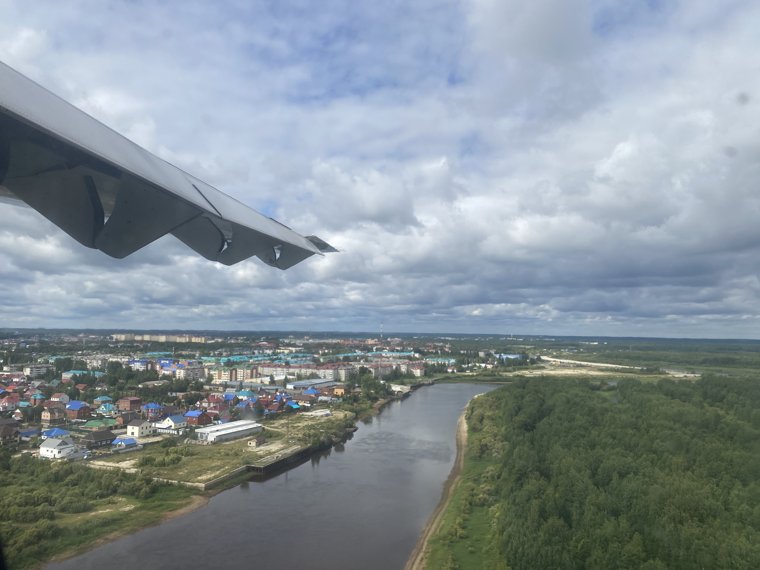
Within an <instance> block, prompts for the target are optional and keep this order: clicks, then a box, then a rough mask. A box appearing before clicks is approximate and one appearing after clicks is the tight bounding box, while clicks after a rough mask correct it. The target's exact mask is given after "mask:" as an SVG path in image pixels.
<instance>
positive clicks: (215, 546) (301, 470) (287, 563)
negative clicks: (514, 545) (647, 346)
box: [46, 384, 493, 570]
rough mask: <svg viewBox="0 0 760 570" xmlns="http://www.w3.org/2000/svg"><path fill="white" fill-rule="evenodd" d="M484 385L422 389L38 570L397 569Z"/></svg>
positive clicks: (450, 462)
mask: <svg viewBox="0 0 760 570" xmlns="http://www.w3.org/2000/svg"><path fill="white" fill-rule="evenodd" d="M492 388H493V387H492V386H484V385H475V384H438V385H434V386H428V387H423V388H421V389H419V390H417V391H416V392H414V394H412V396H411V397H409V398H407V399H405V400H403V401H400V402H393V403H392V404H390V405H389V406H387V407H386V408H385V409H384V410H383V411H382V412H381V413H380V415H378V416H376V417H374V418H373V419H372V420H371V421H368V422H367V423H360V424H359V430H358V431H357V432H356V433H355V434H354V437H353V438H352V439H351V440H349V441H348V442H346V444H345V446H338V447H336V448H333V449H332V450H330V451H327V452H325V453H324V454H323V455H321V456H319V457H314V458H312V459H311V460H309V461H307V462H306V463H304V464H302V465H300V466H298V467H296V468H294V469H291V470H290V471H287V472H285V473H283V474H281V475H278V476H276V477H273V478H271V479H269V480H267V481H263V482H254V481H252V482H250V483H243V484H242V485H238V486H237V487H235V488H233V489H229V490H227V491H224V492H222V493H219V494H218V495H216V496H215V497H213V498H212V499H211V501H210V502H209V503H208V505H206V506H205V507H202V508H200V509H198V510H196V511H194V512H192V513H190V514H188V515H184V516H181V517H177V518H175V519H172V520H169V521H167V522H165V523H162V524H160V525H158V526H154V527H151V528H147V529H144V530H142V531H140V532H137V533H135V534H132V535H130V536H126V537H124V538H121V539H119V540H117V541H114V542H111V543H108V544H106V545H103V546H101V547H99V548H96V549H94V550H92V551H90V552H88V553H86V554H83V555H81V556H78V557H76V558H71V559H69V560H67V561H64V562H61V563H57V564H51V565H48V566H47V567H46V568H47V569H49V570H53V569H55V570H63V569H71V570H74V569H76V570H83V569H88V568H93V569H94V568H97V569H98V570H102V569H103V568H110V569H119V568H137V569H147V568H197V567H200V566H202V567H206V568H221V567H224V568H256V569H257V570H259V569H262V570H263V569H280V568H282V569H291V568H299V569H315V570H317V569H330V570H341V569H355V568H361V569H362V570H372V569H377V570H393V569H395V568H399V569H400V568H403V567H404V564H405V563H406V560H407V558H409V555H410V554H411V552H412V549H413V548H414V545H415V542H416V541H417V538H418V537H419V535H420V533H421V531H422V529H423V527H424V526H425V522H426V521H427V520H428V517H429V516H430V515H431V514H432V512H433V510H434V509H435V506H436V505H437V504H438V501H439V500H440V498H441V492H442V490H443V485H444V483H445V481H446V478H447V477H448V475H449V472H450V471H451V468H452V466H453V463H454V458H455V456H456V440H455V435H456V425H457V419H458V418H459V415H460V413H461V412H462V410H463V409H464V406H465V405H466V404H467V402H468V401H469V400H470V399H471V398H472V397H473V396H475V395H476V394H479V393H482V392H487V391H489V390H491V389H492Z"/></svg>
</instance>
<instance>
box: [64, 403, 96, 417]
mask: <svg viewBox="0 0 760 570" xmlns="http://www.w3.org/2000/svg"><path fill="white" fill-rule="evenodd" d="M66 417H67V418H68V419H70V420H87V419H89V418H90V405H89V404H88V403H87V402H82V401H81V400H71V401H70V402H69V403H68V404H66Z"/></svg>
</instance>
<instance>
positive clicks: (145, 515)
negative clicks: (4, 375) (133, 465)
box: [0, 448, 192, 569]
mask: <svg viewBox="0 0 760 570" xmlns="http://www.w3.org/2000/svg"><path fill="white" fill-rule="evenodd" d="M0 488H2V490H3V492H2V496H0V521H2V524H1V525H0V536H1V539H2V545H3V550H4V552H5V558H6V563H7V565H8V567H9V568H14V569H16V568H27V567H32V566H35V565H38V564H39V563H40V562H42V561H44V560H48V559H49V558H50V557H51V556H53V555H54V554H60V553H62V552H67V551H71V550H74V551H75V550H77V549H78V548H81V547H83V546H87V545H91V544H92V542H93V541H94V540H96V539H97V538H100V537H102V536H104V535H106V534H108V533H110V532H114V531H119V530H120V531H124V530H125V529H126V530H135V529H138V528H141V527H143V526H145V525H147V524H151V523H155V522H158V521H159V520H161V518H162V517H163V516H164V514H165V513H166V512H167V511H168V510H171V509H176V508H177V507H178V506H180V505H182V504H183V503H185V502H187V501H188V499H189V497H190V496H191V494H192V493H191V492H190V491H189V490H187V489H185V488H181V487H175V486H172V485H166V484H160V483H158V482H155V481H153V480H152V479H150V478H149V477H145V476H142V475H135V474H130V473H125V472H123V471H118V470H117V471H113V470H99V469H92V468H90V467H88V466H86V465H81V464H76V463H59V462H56V463H51V462H49V461H40V460H39V459H37V458H34V457H31V456H30V455H18V456H15V457H12V456H11V454H10V453H9V452H8V450H7V449H3V448H0ZM138 507H139V508H138Z"/></svg>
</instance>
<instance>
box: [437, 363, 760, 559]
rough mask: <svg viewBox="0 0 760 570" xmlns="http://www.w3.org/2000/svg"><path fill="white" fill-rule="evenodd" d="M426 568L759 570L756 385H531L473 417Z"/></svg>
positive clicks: (759, 394)
mask: <svg viewBox="0 0 760 570" xmlns="http://www.w3.org/2000/svg"><path fill="white" fill-rule="evenodd" d="M467 414H468V423H469V430H470V432H469V433H470V441H469V444H468V447H467V455H466V461H465V470H464V472H463V478H462V482H461V483H460V485H459V487H458V489H457V491H456V493H455V496H454V497H453V499H452V503H451V506H450V509H449V511H450V512H449V513H448V514H447V518H446V519H445V522H444V525H443V527H442V528H441V530H440V532H439V534H438V535H437V537H436V538H435V539H434V540H433V541H432V543H431V546H432V550H431V555H430V559H429V562H428V567H429V568H433V567H435V568H449V569H453V568H463V569H464V568H499V569H505V568H512V569H515V570H517V569H522V568H558V569H559V568H605V569H607V568H649V569H660V568H662V569H664V568H684V569H692V568H747V569H750V568H760V383H758V382H757V381H756V380H754V379H741V378H727V377H719V376H705V377H703V378H701V379H700V380H698V381H696V382H693V383H692V382H675V381H670V380H663V381H659V382H657V383H642V382H639V381H638V380H627V381H620V382H616V383H612V384H604V383H601V384H600V383H592V382H588V381H581V380H567V379H563V380H554V379H549V378H536V379H531V380H521V381H518V382H515V383H514V384H511V385H508V386H504V387H502V388H500V389H498V390H495V391H494V392H491V393H490V394H488V395H484V396H482V397H480V398H477V399H476V400H474V401H473V402H472V404H471V406H470V408H469V409H468V412H467Z"/></svg>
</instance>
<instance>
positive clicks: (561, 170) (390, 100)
mask: <svg viewBox="0 0 760 570" xmlns="http://www.w3.org/2000/svg"><path fill="white" fill-rule="evenodd" d="M183 6H184V9H183V10H177V9H176V7H174V6H172V5H162V4H154V3H145V4H141V3H138V4H134V5H133V4H130V5H120V4H103V5H100V4H92V3H81V4H77V3H67V5H66V6H65V7H64V6H60V5H58V4H57V3H54V2H40V3H35V9H33V10H21V9H20V8H19V7H18V5H17V4H15V3H10V2H7V3H3V2H0V38H3V39H0V59H2V60H3V61H6V62H8V63H9V64H11V65H12V66H14V67H16V68H18V69H19V70H21V71H22V72H24V73H27V74H29V75H30V76H32V77H33V78H34V79H35V80H37V81H40V82H41V83H42V84H44V85H46V86H47V87H49V88H51V89H53V90H54V91H56V92H58V93H60V94H61V95H62V96H64V97H65V98H67V99H68V100H70V101H72V102H74V103H75V104H77V105H79V106H81V107H82V108H84V109H85V110H87V111H88V112H90V113H92V114H93V115H95V116H96V117H98V118H99V119H101V120H103V121H104V122H106V123H107V124H109V125H111V126H112V127H113V128H115V129H117V130H118V131H119V132H122V133H124V134H125V135H126V136H128V137H130V138H132V139H134V140H136V141H137V142H138V143H140V144H142V145H144V146H146V147H147V148H149V149H150V150H152V151H153V152H156V153H157V154H159V155H160V156H162V157H164V158H166V159H167V160H169V161H170V162H173V163H175V164H177V165H178V166H180V167H181V168H184V169H186V170H188V171H190V172H192V173H194V174H196V175H198V176H199V177H201V178H203V179H205V180H207V181H208V182H210V183H212V184H215V185H217V186H218V187H219V188H220V189H222V190H224V191H226V192H229V193H230V194H232V195H233V196H235V197H236V198H238V199H239V200H241V201H243V202H245V203H247V204H250V205H252V206H253V207H256V208H258V209H261V210H262V211H264V213H266V214H267V215H273V216H275V217H277V218H278V219H280V220H281V221H283V222H284V223H286V224H287V225H290V226H291V227H293V228H294V229H296V230H297V231H301V232H303V233H314V234H316V235H320V236H321V237H323V238H325V239H327V241H329V242H331V243H333V244H334V245H335V246H337V247H338V248H339V249H341V250H342V252H341V253H339V254H334V255H330V256H326V257H325V258H320V259H310V260H307V261H306V262H304V263H303V264H301V265H299V266H296V267H294V268H293V269H291V270H289V271H287V272H284V273H281V272H278V271H276V270H273V269H271V268H269V267H266V266H264V265H262V264H260V263H258V262H257V261H249V262H245V263H243V264H240V265H237V266H234V267H230V268H228V267H224V266H220V265H217V264H213V263H210V262H207V261H205V260H203V259H201V258H197V257H195V256H194V254H192V252H190V251H189V250H187V249H186V248H185V247H184V246H183V245H182V244H181V243H179V242H177V241H176V240H174V239H172V238H165V239H162V240H159V242H157V243H156V244H153V245H151V246H150V247H148V248H146V249H145V250H144V251H141V252H138V253H137V254H135V255H133V256H131V257H129V258H127V259H125V260H121V261H116V260H111V259H109V258H106V257H104V256H103V255H102V254H100V253H98V252H94V251H90V250H87V249H86V248H82V247H81V246H79V245H78V244H76V243H75V242H73V240H71V239H70V238H68V237H67V236H65V235H63V234H62V233H60V232H59V231H58V230H56V229H54V228H52V227H51V226H50V225H49V224H48V223H47V222H45V221H44V220H42V219H41V218H40V217H39V216H37V215H36V214H35V213H34V212H31V211H24V210H18V209H16V208H11V207H8V206H2V208H3V210H4V213H5V217H4V219H3V223H2V225H0V261H2V269H0V276H1V277H2V282H1V284H0V291H1V292H2V294H3V295H4V296H5V298H6V299H8V302H7V303H5V305H4V308H3V310H2V312H0V318H2V320H3V322H5V323H7V324H9V325H16V326H22V325H24V326H32V325H47V326H59V325H60V326H63V325H66V326H77V325H87V326H119V327H144V326H146V323H151V326H152V327H153V328H160V327H188V328H204V327H205V328H249V329H255V328H289V327H299V328H315V329H352V330H367V329H369V330H374V329H376V328H377V326H378V323H379V322H381V321H384V322H385V329H386V330H393V329H394V328H397V329H405V330H415V329H424V330H431V331H434V330H447V331H452V330H453V331H456V330H461V331H467V332H477V331H496V332H505V331H506V330H510V331H511V332H516V333H517V332H525V333H530V332H547V333H556V334H561V333H582V334H604V333H607V334H621V335H625V334H662V335H681V334H688V335H695V334H696V335H703V336H752V337H757V335H758V332H757V328H756V327H757V321H758V317H759V316H760V312H758V310H757V306H758V305H757V295H758V284H757V270H758V263H757V259H758V254H760V230H758V229H757V228H758V227H760V226H759V225H758V224H757V220H758V219H760V216H759V214H760V198H758V197H757V192H756V180H757V172H758V164H760V144H759V143H758V142H757V141H758V140H760V139H758V136H757V134H758V132H757V129H758V127H757V125H758V124H760V121H758V119H760V74H758V73H756V71H757V70H756V67H757V64H756V63H755V61H754V58H753V54H755V53H757V50H758V48H760V45H759V44H760V40H758V39H757V34H756V30H757V28H758V25H760V9H758V8H757V7H756V6H755V5H754V3H751V2H741V1H737V2H732V3H730V4H729V5H726V6H723V7H721V9H720V10H718V9H717V8H716V7H715V5H714V4H713V3H710V2H689V3H681V4H669V5H668V6H660V5H658V4H656V3H655V4H645V3H642V4H630V3H622V2H617V1H614V0H593V1H592V0H588V1H582V0H578V1H573V2H560V3H557V2H548V1H539V2H531V3H525V2H511V1H510V2H495V1H491V0H472V1H470V2H466V3H458V2H444V3H439V2H435V3H426V2H419V3H414V4H413V5H408V6H405V5H398V6H386V5H382V4H378V5H373V6H369V5H359V4H355V3H345V2H339V1H336V2H325V3H323V4H320V6H319V8H316V7H315V8H313V9H306V8H304V7H302V6H301V7H299V6H296V5H295V4H291V3H288V2H283V3H277V4H276V5H270V6H269V7H266V6H265V5H258V4H255V5H251V6H248V5H238V4H235V3H231V2H230V3H221V4H219V5H216V4H215V5H214V6H213V7H212V6H211V5H207V4H206V3H202V2H197V3H195V2H188V3H185V4H183ZM83 10H86V11H87V14H88V17H87V18H81V17H80V15H81V13H82V11H83ZM147 22H161V23H162V25H161V26H156V25H147V24H146V23H147ZM117 23H118V25H117ZM104 30H108V31H109V32H108V33H104Z"/></svg>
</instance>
